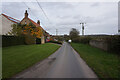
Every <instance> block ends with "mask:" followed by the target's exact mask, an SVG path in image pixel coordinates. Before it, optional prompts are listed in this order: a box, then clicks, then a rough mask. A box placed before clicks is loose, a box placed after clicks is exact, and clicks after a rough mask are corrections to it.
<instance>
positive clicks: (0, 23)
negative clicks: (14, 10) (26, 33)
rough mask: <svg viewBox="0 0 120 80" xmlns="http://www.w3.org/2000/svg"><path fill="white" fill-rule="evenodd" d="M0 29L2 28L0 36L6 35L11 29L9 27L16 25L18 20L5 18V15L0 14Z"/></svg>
mask: <svg viewBox="0 0 120 80" xmlns="http://www.w3.org/2000/svg"><path fill="white" fill-rule="evenodd" d="M0 19H1V20H0V27H1V28H2V29H1V30H0V31H2V32H1V33H0V35H6V34H7V33H8V32H9V31H10V30H11V29H12V27H11V25H12V24H16V23H19V22H20V21H19V20H16V19H14V18H12V17H10V16H7V15H5V14H1V15H0Z"/></svg>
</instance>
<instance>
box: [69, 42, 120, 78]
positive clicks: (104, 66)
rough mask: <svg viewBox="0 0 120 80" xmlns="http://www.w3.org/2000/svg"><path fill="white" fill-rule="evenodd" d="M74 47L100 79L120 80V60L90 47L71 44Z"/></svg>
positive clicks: (113, 55) (115, 56)
mask: <svg viewBox="0 0 120 80" xmlns="http://www.w3.org/2000/svg"><path fill="white" fill-rule="evenodd" d="M71 45H72V47H73V48H74V49H75V50H76V51H77V52H78V53H79V54H80V56H81V57H82V58H83V59H84V60H85V61H86V63H87V64H88V65H89V67H91V68H92V69H93V70H94V71H95V73H96V74H97V75H98V77H99V78H119V77H120V75H119V67H120V65H119V60H118V59H119V58H118V56H117V55H115V54H110V53H107V52H105V51H102V50H100V49H98V48H94V47H91V46H90V45H86V44H80V43H71Z"/></svg>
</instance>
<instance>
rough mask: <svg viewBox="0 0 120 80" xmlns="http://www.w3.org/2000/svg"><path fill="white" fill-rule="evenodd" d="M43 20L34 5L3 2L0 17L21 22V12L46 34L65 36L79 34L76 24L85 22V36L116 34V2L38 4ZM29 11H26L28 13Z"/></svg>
mask: <svg viewBox="0 0 120 80" xmlns="http://www.w3.org/2000/svg"><path fill="white" fill-rule="evenodd" d="M39 3H40V5H41V7H42V9H43V10H44V12H45V13H46V15H47V17H48V18H49V20H48V19H47V17H46V16H45V15H44V13H43V12H42V10H41V8H40V7H39V6H38V4H37V3H36V2H3V3H2V13H5V14H7V15H8V16H11V17H13V18H16V19H18V20H22V19H23V17H24V12H25V10H28V13H29V18H31V19H32V20H34V21H35V22H37V20H38V19H39V20H40V21H41V26H42V27H43V28H44V29H45V30H46V31H47V32H49V33H50V34H56V29H58V34H61V35H63V34H69V31H70V29H71V28H76V29H78V30H79V31H80V34H81V25H80V22H85V23H86V25H85V35H90V34H116V33H117V32H118V3H117V2H39ZM28 7H29V9H28Z"/></svg>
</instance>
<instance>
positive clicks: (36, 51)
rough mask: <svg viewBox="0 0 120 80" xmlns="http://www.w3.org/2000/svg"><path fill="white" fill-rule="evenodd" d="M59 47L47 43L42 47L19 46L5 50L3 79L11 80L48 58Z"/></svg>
mask: <svg viewBox="0 0 120 80" xmlns="http://www.w3.org/2000/svg"><path fill="white" fill-rule="evenodd" d="M59 47H60V46H59V45H55V44H51V43H46V44H42V45H19V46H11V47H5V48H3V49H2V51H3V54H2V59H3V60H2V62H3V63H2V70H3V73H2V76H3V78H9V77H11V76H13V75H15V74H16V73H18V72H21V71H22V70H24V69H26V68H28V67H30V66H32V65H33V64H35V63H36V62H39V61H41V60H43V59H45V58H47V57H48V56H50V55H51V54H52V53H54V52H55V51H56V50H57V49H58V48H59Z"/></svg>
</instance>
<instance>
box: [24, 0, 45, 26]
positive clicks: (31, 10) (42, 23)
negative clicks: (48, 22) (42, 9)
mask: <svg viewBox="0 0 120 80" xmlns="http://www.w3.org/2000/svg"><path fill="white" fill-rule="evenodd" d="M23 3H24V4H25V6H26V7H27V8H28V10H29V11H30V12H31V13H32V14H33V16H35V18H36V19H38V17H37V16H36V15H35V14H34V13H33V12H32V10H31V9H30V7H29V6H28V5H27V4H26V3H25V2H23ZM38 20H39V19H38ZM41 24H42V25H43V26H44V27H46V26H45V25H44V24H43V23H42V22H41Z"/></svg>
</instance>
